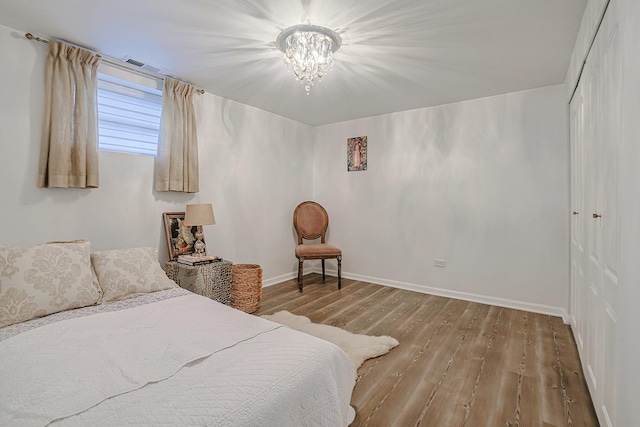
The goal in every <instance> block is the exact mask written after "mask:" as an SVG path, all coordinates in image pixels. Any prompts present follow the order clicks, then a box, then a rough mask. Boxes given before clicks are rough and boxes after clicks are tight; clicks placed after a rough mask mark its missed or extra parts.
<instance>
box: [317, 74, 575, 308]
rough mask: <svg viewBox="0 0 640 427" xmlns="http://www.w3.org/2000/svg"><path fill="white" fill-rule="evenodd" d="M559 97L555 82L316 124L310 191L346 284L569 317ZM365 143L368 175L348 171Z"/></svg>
mask: <svg viewBox="0 0 640 427" xmlns="http://www.w3.org/2000/svg"><path fill="white" fill-rule="evenodd" d="M563 95H564V92H563V86H562V85H558V86H552V87H547V88H542V89H535V90H528V91H524V92H518V93H510V94H506V95H500V96H495V97H490V98H484V99H478V100H472V101H466V102H460V103H455V104H450V105H444V106H439V107H433V108H424V109H418V110H412V111H406V112H400V113H395V114H388V115H382V116H377V117H370V118H366V119H360V120H354V121H348V122H343V123H337V124H331V125H326V126H322V127H317V128H316V129H315V142H314V168H313V169H314V178H313V184H314V190H313V194H314V197H315V199H316V200H317V201H318V202H319V203H321V204H323V205H324V206H325V208H326V209H327V211H328V212H329V216H330V220H331V225H330V235H329V242H330V243H333V244H335V245H337V246H339V247H341V248H342V250H343V254H344V255H343V271H344V274H345V276H346V277H353V278H361V279H365V280H368V281H372V282H374V283H382V284H389V285H392V286H397V287H402V288H406V289H414V290H419V291H426V292H430V293H436V294H442V295H448V296H454V297H456V296H457V297H462V298H468V299H475V300H478V301H485V302H489V303H495V304H498V305H505V306H512V307H519V308H524V309H531V310H534V311H541V312H549V313H554V314H565V313H566V310H567V308H568V272H569V267H568V266H569V261H568V235H569V229H568V209H569V202H568V200H569V193H568V172H567V166H568V142H567V112H566V104H565V102H564V97H563ZM362 135H366V136H367V137H368V170H367V171H366V172H347V170H346V142H347V138H350V137H355V136H362ZM434 258H440V259H445V260H446V262H447V266H446V268H444V269H442V268H436V267H434V266H433V260H434Z"/></svg>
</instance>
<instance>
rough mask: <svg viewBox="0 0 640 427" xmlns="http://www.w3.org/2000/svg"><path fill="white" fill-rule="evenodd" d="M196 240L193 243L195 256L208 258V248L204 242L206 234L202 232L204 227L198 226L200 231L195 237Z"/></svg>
mask: <svg viewBox="0 0 640 427" xmlns="http://www.w3.org/2000/svg"><path fill="white" fill-rule="evenodd" d="M193 237H195V238H196V241H195V242H194V243H193V249H194V251H195V253H194V255H195V256H206V255H207V246H206V245H205V244H204V241H203V240H202V239H203V238H204V233H203V232H202V226H201V225H199V226H198V231H196V234H195V235H194V236H193Z"/></svg>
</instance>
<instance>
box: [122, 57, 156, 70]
mask: <svg viewBox="0 0 640 427" xmlns="http://www.w3.org/2000/svg"><path fill="white" fill-rule="evenodd" d="M122 60H123V61H124V62H126V63H127V64H131V65H133V66H135V67H138V68H142V69H143V70H146V71H149V72H151V73H156V74H164V72H165V71H166V68H161V67H156V66H155V65H151V64H147V63H145V62H142V61H138V60H137V59H133V58H132V57H130V56H125V57H124V58H123V59H122Z"/></svg>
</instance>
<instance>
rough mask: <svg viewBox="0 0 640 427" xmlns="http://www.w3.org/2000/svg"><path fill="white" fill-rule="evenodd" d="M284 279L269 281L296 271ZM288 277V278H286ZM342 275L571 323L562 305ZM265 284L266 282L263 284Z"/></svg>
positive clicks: (332, 274)
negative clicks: (554, 317)
mask: <svg viewBox="0 0 640 427" xmlns="http://www.w3.org/2000/svg"><path fill="white" fill-rule="evenodd" d="M309 273H319V274H322V269H320V268H319V267H318V268H313V269H309V270H308V272H307V274H309ZM325 273H326V274H327V275H328V276H335V277H337V276H338V271H337V270H329V269H326V270H325ZM305 276H306V274H305ZM280 277H282V278H283V279H282V280H280V281H274V280H275V279H269V283H270V284H272V285H275V284H276V283H280V282H284V281H285V280H290V279H293V278H295V277H296V274H295V273H292V274H285V275H283V276H280ZM285 277H286V278H285ZM342 277H344V278H345V279H352V280H360V281H363V282H368V283H374V284H376V285H383V286H389V287H392V288H397V289H404V290H407V291H413V292H419V293H421V294H429V295H436V296H440V297H447V298H453V299H459V300H463V301H470V302H477V303H480V304H487V305H495V306H498V307H505V308H512V309H514V310H522V311H529V312H532V313H539V314H545V315H549V316H556V317H561V318H562V321H563V322H564V323H565V324H567V325H569V324H571V317H570V316H569V313H567V311H566V310H565V309H563V308H561V307H553V306H549V305H543V304H534V303H528V302H523V301H515V300H510V299H505V298H496V297H489V296H486V295H478V294H472V293H469V292H458V291H451V290H448V289H441V288H434V287H431V286H423V285H416V284H413V283H405V282H398V281H395V280H388V279H380V278H377V277H370V276H363V275H361V274H352V273H347V272H343V273H342ZM263 286H264V284H263Z"/></svg>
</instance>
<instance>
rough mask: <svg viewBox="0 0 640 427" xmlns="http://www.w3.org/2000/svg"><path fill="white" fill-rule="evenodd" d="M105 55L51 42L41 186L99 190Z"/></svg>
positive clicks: (42, 142) (47, 73) (46, 88)
mask: <svg viewBox="0 0 640 427" xmlns="http://www.w3.org/2000/svg"><path fill="white" fill-rule="evenodd" d="M100 59H101V58H100V56H99V55H95V54H93V53H91V52H89V51H87V50H84V49H80V48H77V47H74V46H69V45H67V44H65V43H63V42H57V41H54V40H50V41H49V55H48V56H47V63H46V69H45V112H44V123H43V129H42V141H41V145H40V163H39V167H38V187H63V188H68V187H76V188H87V187H98V126H97V122H98V111H97V107H96V98H97V93H98V80H97V68H98V64H99V63H100Z"/></svg>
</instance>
